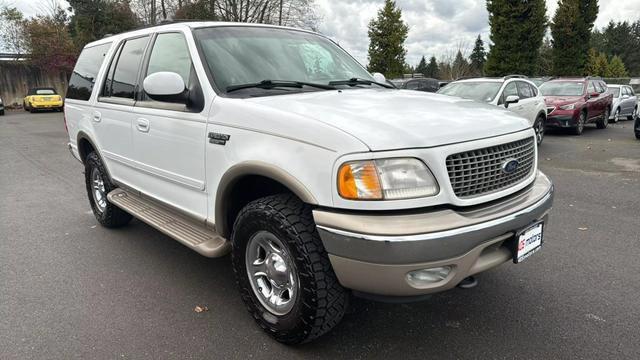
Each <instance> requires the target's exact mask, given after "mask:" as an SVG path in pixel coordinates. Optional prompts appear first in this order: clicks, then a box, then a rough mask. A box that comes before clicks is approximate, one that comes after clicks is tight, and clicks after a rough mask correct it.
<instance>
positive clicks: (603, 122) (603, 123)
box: [596, 109, 611, 129]
mask: <svg viewBox="0 0 640 360" xmlns="http://www.w3.org/2000/svg"><path fill="white" fill-rule="evenodd" d="M610 113H611V112H610V111H609V109H606V110H605V111H604V113H602V119H600V120H598V121H597V122H596V127H597V128H598V129H606V128H607V126H608V125H609V114H610Z"/></svg>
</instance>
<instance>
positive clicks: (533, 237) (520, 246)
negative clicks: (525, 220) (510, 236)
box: [513, 221, 544, 264]
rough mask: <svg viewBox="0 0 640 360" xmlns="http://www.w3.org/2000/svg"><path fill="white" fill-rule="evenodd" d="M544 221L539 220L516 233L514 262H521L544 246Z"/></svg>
mask: <svg viewBox="0 0 640 360" xmlns="http://www.w3.org/2000/svg"><path fill="white" fill-rule="evenodd" d="M543 233H544V222H543V221H539V222H537V223H535V224H532V225H530V226H528V227H527V228H525V229H524V230H521V231H519V232H517V233H516V236H515V246H514V250H513V262H514V263H515V264H519V263H521V262H523V261H525V260H526V259H528V258H529V257H530V256H531V255H533V254H535V253H536V252H538V250H540V249H541V248H542V242H543Z"/></svg>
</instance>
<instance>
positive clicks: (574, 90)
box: [540, 81, 584, 96]
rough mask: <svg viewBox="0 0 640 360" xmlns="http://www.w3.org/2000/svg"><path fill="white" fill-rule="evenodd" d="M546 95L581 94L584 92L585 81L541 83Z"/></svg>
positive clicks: (543, 92) (543, 93)
mask: <svg viewBox="0 0 640 360" xmlns="http://www.w3.org/2000/svg"><path fill="white" fill-rule="evenodd" d="M540 92H541V93H542V95H544V96H580V95H582V94H583V93H584V83H581V82H576V81H549V82H546V83H544V84H542V85H540Z"/></svg>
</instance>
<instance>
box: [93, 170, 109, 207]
mask: <svg viewBox="0 0 640 360" xmlns="http://www.w3.org/2000/svg"><path fill="white" fill-rule="evenodd" d="M91 187H92V190H93V191H92V192H91V194H93V202H94V203H95V204H96V208H97V209H98V211H100V212H101V213H102V212H104V210H105V209H106V208H107V194H106V190H105V188H104V180H102V175H101V174H100V171H99V170H98V168H95V167H94V168H93V169H92V170H91Z"/></svg>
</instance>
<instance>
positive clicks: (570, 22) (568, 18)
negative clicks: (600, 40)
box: [551, 0, 598, 75]
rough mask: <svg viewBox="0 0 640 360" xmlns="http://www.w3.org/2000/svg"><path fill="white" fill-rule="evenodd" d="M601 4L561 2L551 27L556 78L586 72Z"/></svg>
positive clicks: (583, 0) (579, 0) (577, 0)
mask: <svg viewBox="0 0 640 360" xmlns="http://www.w3.org/2000/svg"><path fill="white" fill-rule="evenodd" d="M597 17H598V1H597V0H560V1H558V9H557V10H556V13H555V15H554V17H553V22H552V24H551V34H552V36H553V67H554V71H555V73H556V75H580V74H582V73H583V72H584V67H585V64H586V62H587V57H588V52H589V47H590V44H591V31H592V29H593V23H594V22H595V21H596V18H597Z"/></svg>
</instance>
